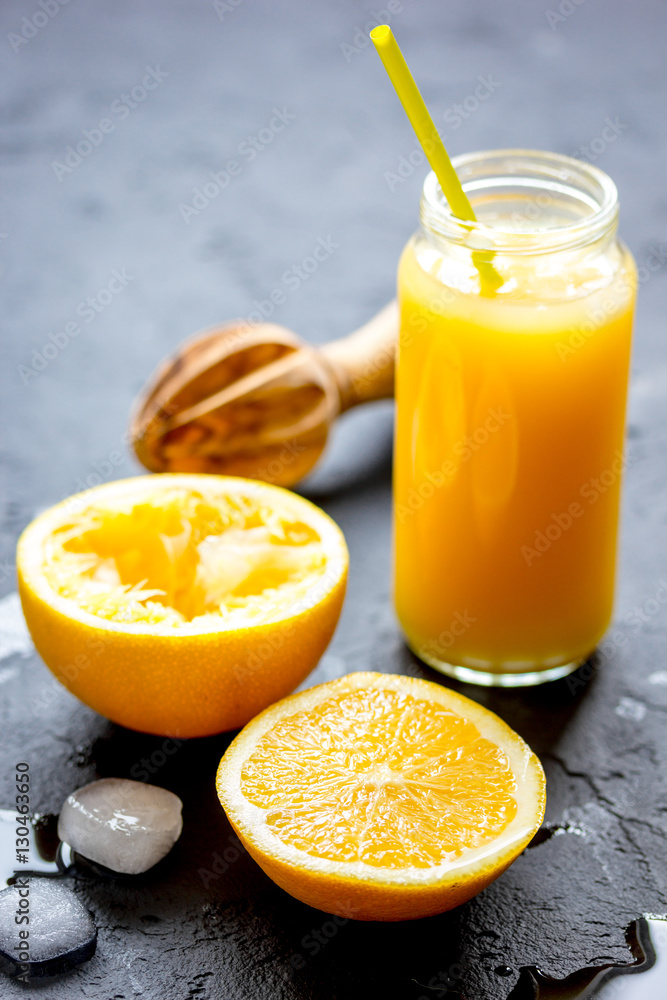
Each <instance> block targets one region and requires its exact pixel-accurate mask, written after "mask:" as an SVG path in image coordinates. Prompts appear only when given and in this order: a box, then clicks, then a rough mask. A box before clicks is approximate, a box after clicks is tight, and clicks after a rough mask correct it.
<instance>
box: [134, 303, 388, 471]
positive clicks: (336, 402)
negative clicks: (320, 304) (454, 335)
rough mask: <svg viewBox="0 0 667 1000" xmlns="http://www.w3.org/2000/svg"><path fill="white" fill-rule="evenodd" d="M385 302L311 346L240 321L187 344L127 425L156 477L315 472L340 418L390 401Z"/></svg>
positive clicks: (279, 330)
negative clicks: (356, 324)
mask: <svg viewBox="0 0 667 1000" xmlns="http://www.w3.org/2000/svg"><path fill="white" fill-rule="evenodd" d="M397 340H398V312H397V308H396V303H395V302H391V303H389V305H388V306H386V307H385V308H384V309H383V310H382V311H381V312H379V313H378V314H377V316H375V317H374V318H373V319H372V320H370V322H369V323H367V324H366V325H365V326H362V327H361V328H360V329H359V330H357V331H355V332H354V333H352V334H350V335H349V336H348V337H344V338H342V339H341V340H335V341H332V342H331V343H329V344H325V345H324V346H323V347H316V346H313V345H311V344H307V343H305V342H304V341H302V340H301V339H300V338H299V337H297V335H296V334H295V333H292V331H291V330H288V329H287V328H286V327H283V326H277V325H276V324H274V323H249V322H245V321H239V322H236V323H229V324H227V325H224V326H219V327H211V328H210V329H209V330H206V331H204V332H203V333H201V334H199V335H196V336H194V337H193V338H191V339H190V340H187V341H185V342H184V343H183V344H182V345H181V346H180V347H179V348H178V350H177V351H176V353H175V354H174V355H173V356H172V357H171V358H168V359H167V360H166V361H164V362H163V363H162V365H161V366H160V367H159V368H158V370H157V371H156V372H155V373H154V375H153V377H152V378H151V379H150V381H149V382H148V384H147V385H146V386H145V387H144V389H143V390H142V392H141V393H140V395H139V397H138V399H137V401H136V404H135V408H134V413H133V416H132V419H131V423H130V437H131V440H132V443H133V446H134V449H135V452H136V454H137V457H138V458H139V460H140V461H141V462H142V463H143V465H145V466H146V467H147V468H148V469H151V471H153V472H212V473H220V474H225V475H235V476H247V477H249V478H251V479H263V480H265V481H267V482H271V483H277V484H278V485H280V486H291V485H292V484H294V483H296V482H297V481H298V480H299V479H302V478H303V476H305V475H306V473H307V472H309V471H310V469H311V468H312V467H313V465H314V464H315V462H317V460H318V458H319V457H320V455H321V454H322V451H323V450H324V446H325V445H326V441H327V436H328V432H329V427H330V426H331V424H332V423H333V422H334V420H335V419H336V417H338V415H339V414H340V413H343V412H344V411H345V410H349V409H351V408H352V407H353V406H358V405H359V404H360V403H366V402H370V401H372V400H376V399H385V398H390V397H391V396H393V394H394V360H395V352H396V342H397Z"/></svg>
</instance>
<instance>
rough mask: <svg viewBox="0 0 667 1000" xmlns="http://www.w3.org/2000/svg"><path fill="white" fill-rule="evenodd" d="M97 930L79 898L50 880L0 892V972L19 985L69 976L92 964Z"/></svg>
mask: <svg viewBox="0 0 667 1000" xmlns="http://www.w3.org/2000/svg"><path fill="white" fill-rule="evenodd" d="M96 944H97V929H96V927H95V924H94V923H93V919H92V917H91V915H90V913H89V912H88V910H87V909H86V908H85V906H84V905H83V904H82V903H81V901H80V900H79V898H78V897H77V896H76V895H75V894H74V893H73V892H72V890H71V889H68V888H67V886H65V885H63V884H62V883H61V882H57V881H55V880H53V879H51V878H44V877H42V878H21V877H20V876H19V878H18V879H17V881H16V883H15V884H14V885H11V886H10V887H9V888H8V889H4V890H3V891H2V892H0V968H2V970H3V971H4V972H6V973H7V974H8V975H10V976H14V977H17V978H20V979H22V980H30V979H37V978H39V977H41V976H55V975H59V974H60V973H62V972H68V971H69V970H70V969H73V968H75V966H77V965H80V964H81V962H85V961H86V960H87V959H89V958H91V957H92V956H93V955H94V953H95V946H96Z"/></svg>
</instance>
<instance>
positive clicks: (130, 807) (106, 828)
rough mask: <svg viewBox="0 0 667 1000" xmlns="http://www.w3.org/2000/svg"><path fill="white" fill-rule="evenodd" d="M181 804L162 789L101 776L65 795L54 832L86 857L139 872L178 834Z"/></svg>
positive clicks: (129, 872) (164, 851)
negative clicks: (56, 831)
mask: <svg viewBox="0 0 667 1000" xmlns="http://www.w3.org/2000/svg"><path fill="white" fill-rule="evenodd" d="M182 807H183V803H182V802H181V800H180V799H179V797H178V795H174V794H173V792H168V791H167V789H166V788H158V787H157V786H156V785H146V784H144V783H143V782H142V781H130V780H128V779H127V778H103V779H102V780H101V781H93V782H92V783H91V784H90V785H84V786H83V788H78V789H77V790H76V791H75V792H72V794H71V795H70V796H69V797H68V798H67V800H66V801H65V804H64V805H63V808H62V810H61V813H60V819H59V821H58V836H59V837H60V839H61V840H63V841H64V842H65V843H66V844H69V845H70V847H71V848H72V849H73V850H75V851H76V852H77V853H78V854H82V855H83V856H84V858H88V859H89V860H90V861H95V862H97V864H99V865H104V866H105V868H111V869H112V871H115V872H121V873H123V874H125V875H138V874H139V873H140V872H145V871H147V870H148V869H149V868H152V867H153V865H156V864H157V863H158V861H161V860H162V858H164V857H165V855H166V854H168V853H169V851H170V850H171V849H172V847H173V846H174V844H175V843H176V841H177V840H178V838H179V837H180V835H181V830H182V829H183V820H182V818H181V809H182Z"/></svg>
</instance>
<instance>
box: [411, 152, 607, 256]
mask: <svg viewBox="0 0 667 1000" xmlns="http://www.w3.org/2000/svg"><path fill="white" fill-rule="evenodd" d="M452 165H453V167H454V169H455V170H456V173H457V174H458V176H459V179H460V181H461V183H462V185H463V190H464V191H465V192H466V194H467V195H468V197H469V198H470V200H471V202H473V204H474V202H475V199H476V197H477V198H478V197H479V196H480V195H483V194H485V195H486V196H487V198H488V197H489V196H491V197H492V195H493V193H494V192H496V193H497V194H500V191H501V189H508V188H513V189H516V190H518V191H521V190H523V191H524V192H526V193H528V192H529V191H532V193H533V205H534V206H536V207H538V214H539V198H540V193H536V192H543V194H542V197H543V198H544V197H548V195H551V197H554V196H555V195H559V196H561V197H567V198H569V199H571V200H573V201H574V202H579V203H580V205H581V207H582V210H583V209H586V208H587V209H588V210H589V211H588V214H585V215H583V216H582V218H580V219H577V220H575V221H573V222H568V223H566V224H564V225H557V224H556V225H554V226H552V227H549V228H544V227H543V228H541V229H540V228H533V229H531V228H530V227H526V228H522V229H521V230H520V231H517V230H516V229H510V228H507V229H503V227H502V219H500V220H499V221H497V222H495V221H494V224H493V225H492V226H491V225H489V224H488V223H485V222H481V221H476V222H473V221H469V220H462V219H458V218H456V216H454V215H452V212H451V209H450V207H449V204H448V202H447V200H446V198H445V196H444V194H443V193H442V189H441V188H440V185H439V183H438V180H437V178H436V176H435V174H434V173H433V172H431V173H429V174H428V175H427V177H426V179H425V180H424V186H423V190H422V197H421V203H420V218H421V222H422V225H423V226H424V228H425V229H426V230H428V231H429V232H430V233H433V234H435V235H436V236H439V237H441V238H444V239H445V240H446V241H447V242H452V243H456V244H459V245H461V246H465V247H467V248H468V249H470V250H491V251H495V252H499V253H502V252H505V253H512V254H517V253H533V254H534V253H551V252H553V251H556V250H570V249H575V248H577V247H583V246H585V245H586V244H588V243H593V242H595V241H596V240H598V239H600V238H601V237H602V236H604V235H605V234H606V233H609V232H611V231H613V230H614V229H615V227H616V225H617V221H618V191H617V190H616V185H615V184H614V182H613V181H612V179H611V178H610V177H609V176H608V175H607V174H606V173H605V172H604V171H603V170H600V168H599V167H596V166H593V164H591V163H586V162H584V161H583V160H577V159H575V158H574V157H572V156H564V155H563V154H561V153H550V152H545V151H542V150H535V149H495V150H488V151H481V152H475V153H465V154H463V155H461V156H456V157H454V158H453V159H452ZM529 221H530V220H529Z"/></svg>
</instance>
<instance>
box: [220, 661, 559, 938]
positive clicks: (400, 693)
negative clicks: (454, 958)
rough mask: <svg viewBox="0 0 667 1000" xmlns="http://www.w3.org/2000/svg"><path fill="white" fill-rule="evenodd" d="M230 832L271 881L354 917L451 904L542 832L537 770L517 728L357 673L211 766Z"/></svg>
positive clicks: (436, 689)
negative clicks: (227, 818)
mask: <svg viewBox="0 0 667 1000" xmlns="http://www.w3.org/2000/svg"><path fill="white" fill-rule="evenodd" d="M217 788H218V795H219V798H220V801H221V803H222V805H223V807H224V809H225V811H226V813H227V816H228V817H229V820H230V822H231V824H232V826H233V827H234V830H235V831H236V833H237V835H238V837H239V838H240V840H241V841H242V843H243V844H244V845H245V847H246V848H247V850H248V851H249V853H250V854H251V855H252V857H253V858H254V859H255V861H257V863H258V864H259V865H260V866H261V867H262V868H263V869H264V871H265V872H266V874H267V875H269V876H270V877H271V878H272V879H273V880H274V881H275V882H277V884H278V885H279V886H281V887H282V888H283V889H285V890H286V891H287V892H289V893H290V894H291V895H292V896H295V897H296V898H297V899H300V900H302V902H304V903H307V904H308V905H310V906H314V907H317V908H319V909H321V910H325V911H326V912H328V913H335V914H339V915H341V916H345V917H354V918H355V919H359V920H409V919H413V918H416V917H424V916H428V915H431V914H434V913H441V912H443V911H444V910H449V909H451V908H452V907H454V906H458V905H459V904H460V903H462V902H464V901H465V900H467V899H470V897H471V896H474V895H475V894H476V893H478V892H480V890H482V889H484V888H485V887H486V886H487V885H488V884H489V883H490V882H492V881H493V879H495V878H497V877H498V876H499V875H500V874H501V873H502V872H503V871H504V870H505V869H506V868H507V867H508V865H510V864H511V863H512V861H513V860H514V859H515V858H516V857H517V855H519V854H520V853H521V851H522V850H523V849H524V847H525V846H526V844H527V843H528V842H529V841H530V840H531V838H532V837H533V835H534V834H535V832H536V830H537V829H538V828H539V826H540V824H541V822H542V818H543V815H544V807H545V780H544V772H543V771H542V767H541V765H540V762H539V760H538V759H537V757H536V756H535V754H534V753H533V752H532V751H531V750H530V748H529V747H528V746H527V745H526V744H525V743H524V742H523V740H522V739H521V737H520V736H518V734H517V733H515V732H514V731H513V730H512V729H510V728H509V726H507V725H506V724H505V723H504V722H502V720H501V719H499V718H498V717H497V716H496V715H494V714H493V713H491V712H489V711H487V710H486V709H484V708H482V707H481V706H480V705H478V704H477V703H476V702H473V701H470V700H469V699H467V698H464V697H462V696H461V695H458V694H455V693H454V692H453V691H451V690H449V689H448V688H444V687H441V686H440V685H438V684H433V683H431V682H430V681H423V680H417V679H415V678H411V677H403V676H397V675H391V674H376V673H356V674H349V675H348V676H347V677H344V678H342V679H341V680H336V681H331V682H330V683H328V684H322V685H320V686H318V687H315V688H311V689H310V690H308V691H304V692H303V693H300V694H295V695H292V696H291V697H289V698H285V699H284V700H283V701H281V702H279V703H278V704H276V705H272V706H271V708H268V709H267V710H266V711H265V712H262V714H261V715H260V716H258V717H257V718H256V719H253V720H252V722H250V723H249V724H248V725H247V726H246V727H245V729H244V730H243V731H242V732H241V733H240V734H239V735H238V736H237V737H236V739H235V740H234V741H233V742H232V744H231V746H230V747H229V749H228V751H227V753H226V754H225V756H224V757H223V759H222V761H221V763H220V767H219V770H218V777H217Z"/></svg>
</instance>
